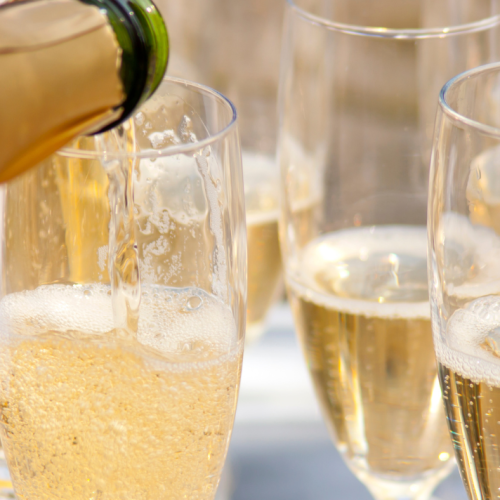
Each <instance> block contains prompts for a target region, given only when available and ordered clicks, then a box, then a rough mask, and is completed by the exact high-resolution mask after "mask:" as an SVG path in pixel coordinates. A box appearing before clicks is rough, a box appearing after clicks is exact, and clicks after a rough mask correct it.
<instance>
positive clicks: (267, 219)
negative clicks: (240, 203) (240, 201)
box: [246, 210, 280, 227]
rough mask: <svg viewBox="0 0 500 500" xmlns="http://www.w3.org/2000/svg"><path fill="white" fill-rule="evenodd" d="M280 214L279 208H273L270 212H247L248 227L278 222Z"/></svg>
mask: <svg viewBox="0 0 500 500" xmlns="http://www.w3.org/2000/svg"><path fill="white" fill-rule="evenodd" d="M279 214H280V213H279V211H278V210H272V211H269V212H247V214H246V219H247V227H251V226H260V225H261V224H270V223H273V222H278V219H279Z"/></svg>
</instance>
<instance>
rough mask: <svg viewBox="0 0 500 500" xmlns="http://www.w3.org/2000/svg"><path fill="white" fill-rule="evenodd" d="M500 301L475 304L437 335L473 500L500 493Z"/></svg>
mask: <svg viewBox="0 0 500 500" xmlns="http://www.w3.org/2000/svg"><path fill="white" fill-rule="evenodd" d="M499 311H500V298H499V297H498V296H494V295H490V296H486V297H482V298H480V299H476V300H472V301H470V302H469V303H468V304H467V305H466V306H465V307H464V308H462V309H458V310H457V311H456V312H455V313H454V314H453V315H452V316H451V318H450V319H449V320H448V326H447V330H446V334H445V336H444V338H445V339H446V340H444V339H443V337H442V334H439V333H438V332H435V333H436V335H435V344H436V354H437V359H438V362H439V376H440V379H441V386H442V388H443V398H444V403H445V410H446V415H447V418H448V426H449V429H450V436H451V438H452V440H453V444H454V449H455V456H456V459H457V463H458V467H459V470H460V474H461V476H462V481H463V483H464V485H465V487H466V489H467V492H468V494H469V497H470V498H471V499H473V500H479V499H481V500H486V499H487V500H493V499H496V498H498V496H499V494H500V493H499V491H500V450H499V445H500V336H499V333H498V331H499V327H500V314H499Z"/></svg>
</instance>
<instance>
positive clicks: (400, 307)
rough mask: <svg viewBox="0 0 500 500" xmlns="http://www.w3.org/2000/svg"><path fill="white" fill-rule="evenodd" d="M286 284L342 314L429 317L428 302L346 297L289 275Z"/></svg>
mask: <svg viewBox="0 0 500 500" xmlns="http://www.w3.org/2000/svg"><path fill="white" fill-rule="evenodd" d="M287 284H288V286H289V287H290V288H291V289H292V290H293V292H295V293H296V294H297V295H298V296H299V297H301V298H303V299H305V300H307V301H308V302H313V303H314V304H316V305H319V306H323V307H326V308H328V309H334V310H336V311H340V312H342V313H344V314H357V315H360V316H365V317H367V318H384V319H415V320H416V319H424V320H427V319H429V318H430V309H429V302H383V303H379V302H372V301H370V300H357V299H346V298H343V297H337V296H335V295H330V294H326V293H321V292H317V291H315V290H312V289H311V288H309V287H307V286H304V285H301V284H300V283H298V282H296V281H294V280H293V279H291V278H290V277H288V279H287Z"/></svg>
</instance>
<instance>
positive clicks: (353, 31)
mask: <svg viewBox="0 0 500 500" xmlns="http://www.w3.org/2000/svg"><path fill="white" fill-rule="evenodd" d="M286 2H287V4H288V6H289V7H290V8H291V9H292V10H294V11H295V12H296V14H297V15H298V16H299V17H301V18H303V19H304V20H306V21H308V22H310V23H311V24H314V25H316V26H319V27H323V28H326V29H328V30H331V31H338V32H340V33H345V34H350V35H357V36H369V37H375V38H387V39H396V40H421V39H428V38H443V37H448V36H457V35H461V34H463V33H474V32H478V31H485V30H487V29H490V28H492V27H493V26H495V25H498V24H500V15H495V16H490V17H486V18H484V19H480V20H479V21H474V22H472V23H466V24H458V25H456V26H448V27H440V28H403V29H392V28H384V27H378V26H360V25H356V24H346V23H340V22H336V21H332V20H330V19H327V18H326V17H321V16H317V15H316V14H313V13H312V12H309V11H308V10H305V9H303V8H302V7H299V6H298V5H297V3H296V2H297V0H286Z"/></svg>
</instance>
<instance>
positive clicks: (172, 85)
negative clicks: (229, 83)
mask: <svg viewBox="0 0 500 500" xmlns="http://www.w3.org/2000/svg"><path fill="white" fill-rule="evenodd" d="M2 200H3V203H2V211H1V217H0V220H1V221H2V234H3V241H4V246H3V249H2V289H1V290H2V298H1V300H0V331H1V336H0V339H1V340H0V357H1V363H0V364H1V368H0V371H1V378H0V380H1V382H2V383H1V388H0V397H1V423H0V434H1V439H2V444H3V447H4V450H5V455H6V458H7V463H8V466H9V469H10V473H11V476H12V482H13V484H14V489H15V491H16V495H17V496H18V498H39V499H44V498H47V499H48V498H51V499H53V498H61V499H63V498H72V499H75V500H78V499H90V498H92V499H96V500H97V499H105V498H143V499H158V498H165V499H177V498H184V497H185V498H188V497H189V498H198V499H200V500H201V499H203V500H205V499H206V500H212V499H213V498H214V495H215V492H216V488H217V485H218V482H219V479H220V474H221V470H222V467H223V464H224V460H225V457H226V452H227V447H228V444H229V438H230V435H231V430H232V425H233V420H234V413H235V409H236V400H237V395H238V387H239V378H240V369H241V359H242V352H243V338H244V326H245V294H246V271H245V269H246V239H245V220H244V197H243V183H242V173H241V164H240V150H239V141H238V133H237V125H236V112H235V110H234V107H233V106H232V104H231V103H230V102H229V101H228V100H227V99H225V98H224V97H223V96H222V95H220V94H219V93H217V92H215V91H213V90H210V89H208V88H206V87H203V86H200V85H197V84H194V83H189V82H186V81H181V80H175V79H167V80H165V81H164V82H163V83H162V84H161V86H160V87H159V89H158V91H157V92H156V93H155V95H154V96H153V97H152V98H151V99H150V100H149V101H148V102H146V103H145V104H144V105H143V106H142V107H141V109H140V110H139V112H137V113H136V114H135V116H134V118H133V120H131V121H130V122H129V123H128V124H127V125H125V126H123V127H121V128H119V129H115V130H113V131H111V132H109V133H106V134H104V135H102V136H97V137H95V138H94V137H86V138H80V139H78V140H77V141H76V142H75V143H74V144H72V145H70V146H68V147H67V148H66V149H64V150H62V151H60V152H59V153H58V154H56V155H54V156H52V157H51V158H49V159H48V160H47V161H45V162H43V163H42V164H40V165H39V166H38V167H36V168H35V169H33V170H31V171H29V172H27V173H26V174H24V175H23V176H21V177H19V178H17V179H14V180H13V181H11V182H9V183H8V184H7V185H5V186H3V188H2Z"/></svg>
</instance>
